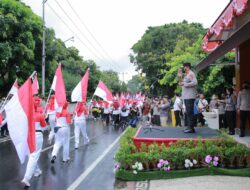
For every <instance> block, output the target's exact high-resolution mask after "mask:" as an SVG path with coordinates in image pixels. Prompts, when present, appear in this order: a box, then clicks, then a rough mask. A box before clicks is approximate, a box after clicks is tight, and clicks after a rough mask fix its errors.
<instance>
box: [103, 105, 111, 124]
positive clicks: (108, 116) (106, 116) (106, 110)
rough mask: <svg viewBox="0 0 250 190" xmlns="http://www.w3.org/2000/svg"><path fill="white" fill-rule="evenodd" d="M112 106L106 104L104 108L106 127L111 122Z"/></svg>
mask: <svg viewBox="0 0 250 190" xmlns="http://www.w3.org/2000/svg"><path fill="white" fill-rule="evenodd" d="M110 112H111V109H110V106H109V103H108V102H104V108H103V115H104V116H103V118H104V122H105V123H106V126H108V125H109V121H110Z"/></svg>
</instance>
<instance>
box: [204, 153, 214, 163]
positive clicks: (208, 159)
mask: <svg viewBox="0 0 250 190" xmlns="http://www.w3.org/2000/svg"><path fill="white" fill-rule="evenodd" d="M212 159H213V158H212V157H211V156H210V155H207V156H206V158H205V162H206V163H208V164H209V163H210V162H211V161H212Z"/></svg>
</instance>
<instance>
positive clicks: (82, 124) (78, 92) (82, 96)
mask: <svg viewBox="0 0 250 190" xmlns="http://www.w3.org/2000/svg"><path fill="white" fill-rule="evenodd" d="M88 80H89V69H87V71H86V73H85V75H84V76H83V78H82V80H81V81H80V82H79V83H78V85H77V86H76V87H75V88H74V90H73V91H72V94H71V101H72V102H75V101H77V102H78V103H77V105H76V107H75V113H74V115H75V117H74V125H75V130H74V133H75V149H78V148H79V142H80V139H79V138H80V132H82V135H83V139H84V144H88V143H89V138H88V135H87V131H86V117H85V115H88V110H87V109H86V107H85V106H84V103H85V102H86V99H87V90H88Z"/></svg>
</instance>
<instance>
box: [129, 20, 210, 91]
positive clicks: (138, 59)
mask: <svg viewBox="0 0 250 190" xmlns="http://www.w3.org/2000/svg"><path fill="white" fill-rule="evenodd" d="M204 32H205V30H204V28H203V27H202V25H201V24H199V23H190V24H189V23H188V22H187V21H183V22H181V23H171V24H166V25H164V26H157V27H149V28H148V30H147V31H146V32H145V34H144V35H143V36H142V38H141V39H140V40H139V41H138V42H137V43H136V44H134V45H133V47H132V50H133V54H130V62H131V63H133V64H134V65H135V66H136V69H137V70H138V71H141V72H142V73H145V74H146V84H147V86H152V85H153V86H154V92H153V93H157V94H161V93H166V92H168V91H170V92H171V91H172V89H171V88H169V86H167V85H164V86H160V84H159V83H158V80H159V79H161V78H162V70H165V69H168V68H166V64H165V63H166V61H167V60H166V56H165V54H166V53H173V51H174V50H175V47H176V44H177V42H178V41H179V42H180V41H181V40H183V39H188V40H186V41H185V44H184V46H190V45H191V44H193V42H195V41H196V40H197V36H198V35H199V34H203V33H204ZM179 47H181V46H179ZM181 49H182V47H181ZM181 49H180V50H181ZM176 51H177V50H176ZM161 85H163V84H161Z"/></svg>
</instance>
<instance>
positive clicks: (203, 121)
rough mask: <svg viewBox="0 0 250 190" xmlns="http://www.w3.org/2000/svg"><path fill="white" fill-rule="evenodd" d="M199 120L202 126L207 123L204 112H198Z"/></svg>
mask: <svg viewBox="0 0 250 190" xmlns="http://www.w3.org/2000/svg"><path fill="white" fill-rule="evenodd" d="M198 120H199V122H200V123H201V125H202V126H204V125H205V119H204V116H203V114H202V113H198Z"/></svg>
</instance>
